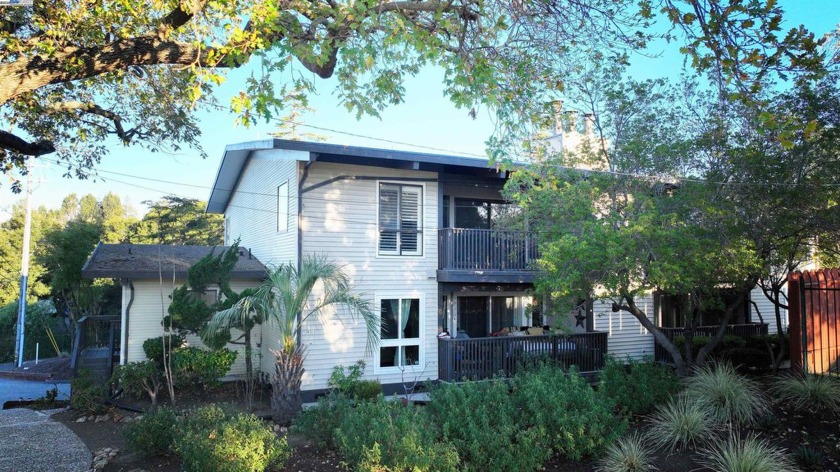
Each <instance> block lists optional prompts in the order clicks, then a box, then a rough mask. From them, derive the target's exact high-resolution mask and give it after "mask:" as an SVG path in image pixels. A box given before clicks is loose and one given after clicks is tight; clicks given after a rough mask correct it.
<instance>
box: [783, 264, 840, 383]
mask: <svg viewBox="0 0 840 472" xmlns="http://www.w3.org/2000/svg"><path fill="white" fill-rule="evenodd" d="M788 316H789V320H788V321H789V323H790V328H789V330H790V331H789V332H790V362H791V368H792V369H794V370H796V371H799V372H802V371H805V372H809V373H813V374H825V373H832V374H840V326H838V325H840V269H822V270H817V271H804V272H794V273H792V274H790V275H789V276H788Z"/></svg>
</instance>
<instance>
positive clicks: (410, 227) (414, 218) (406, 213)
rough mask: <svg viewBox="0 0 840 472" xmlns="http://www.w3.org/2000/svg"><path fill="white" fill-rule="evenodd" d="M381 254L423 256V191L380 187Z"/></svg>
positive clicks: (410, 187) (384, 184)
mask: <svg viewBox="0 0 840 472" xmlns="http://www.w3.org/2000/svg"><path fill="white" fill-rule="evenodd" d="M378 244H379V254H380V255H387V256H422V255H423V187H422V186H420V185H404V184H398V183H390V182H380V183H379V242H378Z"/></svg>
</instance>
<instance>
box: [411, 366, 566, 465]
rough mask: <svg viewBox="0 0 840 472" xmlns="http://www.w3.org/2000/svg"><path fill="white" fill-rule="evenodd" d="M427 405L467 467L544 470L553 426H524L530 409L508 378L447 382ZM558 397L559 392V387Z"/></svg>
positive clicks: (549, 449) (435, 388) (444, 435)
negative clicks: (519, 401)
mask: <svg viewBox="0 0 840 472" xmlns="http://www.w3.org/2000/svg"><path fill="white" fill-rule="evenodd" d="M429 393H430V401H429V403H428V404H427V405H426V409H427V411H428V412H429V413H430V415H431V416H432V419H433V421H434V423H435V424H437V425H438V426H439V427H440V430H441V435H442V438H443V441H446V442H448V443H450V444H452V445H453V446H455V449H456V450H457V451H458V456H459V457H460V459H461V467H462V470H487V465H488V464H492V465H493V469H494V470H519V471H523V472H524V471H531V470H539V469H540V468H541V467H542V465H543V462H545V461H546V460H547V459H548V458H549V457H550V456H551V444H550V440H549V437H550V434H551V433H550V432H549V431H546V430H545V429H543V427H541V426H537V427H533V428H523V427H522V423H523V420H524V419H525V418H524V416H525V415H526V413H525V412H523V411H522V410H521V407H522V405H520V404H516V403H514V402H513V400H512V398H511V395H510V392H509V388H508V384H507V382H506V381H504V380H492V381H485V382H464V383H463V384H443V385H439V386H436V387H434V388H432V389H431V390H430V392H429ZM551 398H552V399H555V398H558V397H557V396H556V395H555V394H554V393H552V396H551Z"/></svg>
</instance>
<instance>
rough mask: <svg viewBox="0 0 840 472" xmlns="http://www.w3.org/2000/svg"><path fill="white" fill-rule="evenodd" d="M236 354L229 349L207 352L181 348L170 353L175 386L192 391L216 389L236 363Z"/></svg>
mask: <svg viewBox="0 0 840 472" xmlns="http://www.w3.org/2000/svg"><path fill="white" fill-rule="evenodd" d="M236 354H237V353H236V352H235V351H231V350H230V349H217V350H213V351H208V350H204V349H199V348H197V347H182V348H180V349H177V350H175V352H173V353H172V370H173V372H174V377H175V385H176V386H178V387H181V388H186V389H193V390H201V391H203V390H207V389H211V388H215V387H218V386H219V385H220V384H221V382H220V380H219V379H221V378H222V377H224V376H225V375H226V374H227V373H228V372H229V371H230V368H231V366H232V365H233V363H234V362H235V361H236Z"/></svg>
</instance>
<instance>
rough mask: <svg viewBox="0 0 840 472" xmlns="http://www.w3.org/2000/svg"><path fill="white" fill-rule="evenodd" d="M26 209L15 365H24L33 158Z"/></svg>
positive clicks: (29, 160) (28, 164) (28, 163)
mask: <svg viewBox="0 0 840 472" xmlns="http://www.w3.org/2000/svg"><path fill="white" fill-rule="evenodd" d="M25 205H26V207H25V210H24V211H25V215H24V220H23V250H22V251H21V252H22V254H21V257H20V295H19V296H18V319H17V333H16V335H15V364H16V365H17V366H18V367H21V366H22V365H23V340H24V335H25V333H24V325H25V324H26V293H27V290H26V288H27V287H26V286H27V283H28V282H29V239H30V234H31V233H32V157H29V158H27V161H26V204H25Z"/></svg>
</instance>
